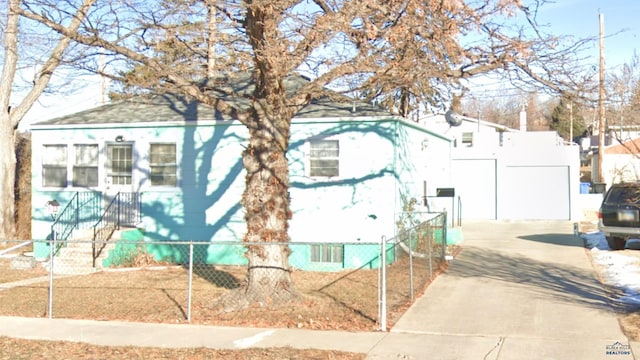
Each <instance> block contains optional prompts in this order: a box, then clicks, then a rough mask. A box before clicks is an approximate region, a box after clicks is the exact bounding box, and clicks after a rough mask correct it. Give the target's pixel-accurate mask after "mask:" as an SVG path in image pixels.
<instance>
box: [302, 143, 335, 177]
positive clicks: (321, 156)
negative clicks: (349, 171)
mask: <svg viewBox="0 0 640 360" xmlns="http://www.w3.org/2000/svg"><path fill="white" fill-rule="evenodd" d="M320 144H324V145H328V144H335V147H334V148H333V149H331V148H326V149H321V148H314V146H315V145H320ZM307 146H308V156H307V169H308V171H307V175H308V176H309V177H323V178H330V177H339V176H340V141H339V140H333V139H318V140H309V141H307ZM332 152H333V153H332ZM317 161H328V162H335V166H332V167H325V169H328V170H323V169H322V168H319V167H315V166H314V162H317Z"/></svg>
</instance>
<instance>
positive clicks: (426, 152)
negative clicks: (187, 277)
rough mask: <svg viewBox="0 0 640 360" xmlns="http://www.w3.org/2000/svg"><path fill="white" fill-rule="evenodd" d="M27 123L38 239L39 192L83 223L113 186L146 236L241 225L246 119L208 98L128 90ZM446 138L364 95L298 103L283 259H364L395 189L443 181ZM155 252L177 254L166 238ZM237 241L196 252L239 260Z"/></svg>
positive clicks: (392, 223) (214, 232)
mask: <svg viewBox="0 0 640 360" xmlns="http://www.w3.org/2000/svg"><path fill="white" fill-rule="evenodd" d="M31 133H32V147H33V156H32V171H33V176H32V203H33V209H32V218H33V222H32V224H33V225H32V234H33V237H34V239H46V238H47V237H48V236H50V234H51V224H52V218H51V217H50V215H49V214H47V212H46V208H45V206H44V204H45V203H48V202H50V201H52V200H55V201H57V202H58V203H60V204H61V212H62V211H64V210H65V209H72V210H67V212H69V211H71V212H74V215H73V219H74V220H73V221H77V223H78V224H80V225H75V226H76V227H77V228H79V227H81V225H82V224H84V225H85V226H93V225H92V224H95V223H96V221H97V220H99V218H100V217H101V215H102V214H103V212H104V209H105V208H106V207H107V205H108V204H109V203H110V201H111V200H112V199H114V198H115V197H116V196H119V195H120V197H119V199H120V200H119V201H121V202H123V203H126V205H127V208H129V209H130V211H129V218H128V223H129V225H130V226H132V228H134V229H137V230H138V231H139V232H140V235H139V237H141V238H143V239H144V240H145V241H147V242H150V241H166V240H170V241H197V242H202V243H211V244H213V243H215V242H226V241H240V240H241V239H242V237H243V235H244V233H245V223H244V220H243V210H242V206H241V204H240V199H241V195H242V192H243V190H244V188H245V171H244V169H243V167H242V162H241V153H242V151H243V149H244V146H246V144H247V139H248V130H247V128H246V127H245V126H244V125H242V124H240V123H239V122H238V121H237V120H236V119H231V118H227V117H225V116H223V115H222V114H220V113H219V112H216V111H215V109H213V108H212V107H209V106H206V105H203V104H200V103H196V102H194V101H192V100H189V99H186V98H184V97H181V96H173V95H157V96H146V97H139V98H132V99H128V100H121V101H117V102H113V103H109V104H105V105H103V106H99V107H96V108H93V109H89V110H86V111H82V112H79V113H75V114H71V115H68V116H63V117H59V118H55V119H50V120H46V121H42V122H38V123H36V124H34V125H32V127H31ZM451 148H452V140H451V139H450V138H449V137H446V136H443V135H440V134H438V133H436V132H433V131H430V130H427V129H425V128H424V127H422V126H420V125H419V124H417V123H413V122H408V121H406V120H404V119H402V118H399V117H397V116H393V115H391V114H390V113H388V112H386V111H384V110H381V109H380V108H377V107H374V106H372V105H369V104H365V103H360V102H336V101H335V100H330V99H327V98H322V99H319V100H316V101H313V102H312V103H311V104H309V105H308V106H306V107H305V108H304V109H302V111H300V112H299V113H298V114H297V115H296V116H295V117H294V118H293V120H292V125H291V139H290V147H289V150H288V153H287V157H288V159H289V166H290V183H291V189H290V195H291V208H292V211H293V219H292V220H291V221H290V231H289V233H290V237H291V241H292V246H291V247H292V250H293V253H292V255H291V258H290V262H291V263H292V265H293V266H296V267H298V268H305V269H329V270H331V269H342V268H354V267H358V266H361V265H363V264H362V261H363V259H364V258H363V257H362V256H361V255H362V254H363V251H364V250H362V249H364V247H363V246H362V245H359V244H365V243H366V244H375V243H376V242H377V243H379V242H380V239H381V237H382V236H387V237H391V236H393V235H394V233H395V231H396V227H397V225H396V220H397V218H398V214H399V213H400V212H402V210H403V203H402V202H403V201H402V199H403V198H416V199H420V198H421V196H422V195H423V194H424V192H425V191H429V192H431V191H432V190H431V188H433V189H435V188H437V187H445V186H450V184H451V180H452V178H451ZM425 186H428V187H429V189H425ZM118 194H119V195H118ZM124 194H126V195H127V196H126V197H125V196H122V195H124ZM57 216H58V217H60V216H61V214H58V215H57ZM67 217H68V215H67ZM69 221H71V220H69ZM73 231H76V230H73ZM73 231H70V232H73ZM59 232H60V233H62V234H58V235H57V236H58V237H60V236H63V235H64V236H67V234H66V233H65V232H64V231H63V230H60V231H59ZM68 236H73V235H72V234H69V235H68ZM296 244H300V245H296ZM314 244H315V245H314ZM35 247H36V248H35V254H36V257H41V258H45V257H47V256H48V254H49V248H48V246H47V243H45V242H40V243H38V242H36V245H35ZM378 248H379V246H374V245H370V249H369V250H368V251H370V252H376V253H377V251H378ZM147 249H149V248H147ZM354 249H356V250H354ZM152 252H154V254H155V255H156V256H157V257H161V258H167V259H173V260H175V261H181V258H180V257H181V256H184V254H183V253H180V250H179V249H177V247H176V248H172V247H170V246H158V247H156V248H153V250H152ZM242 253H243V248H242V247H235V248H232V247H229V248H226V249H225V248H224V247H220V246H211V247H209V248H207V251H206V253H204V254H200V255H199V256H200V260H201V261H205V262H208V263H217V264H221V263H224V264H243V263H246V260H245V258H244V257H243V255H242ZM181 254H182V255H181Z"/></svg>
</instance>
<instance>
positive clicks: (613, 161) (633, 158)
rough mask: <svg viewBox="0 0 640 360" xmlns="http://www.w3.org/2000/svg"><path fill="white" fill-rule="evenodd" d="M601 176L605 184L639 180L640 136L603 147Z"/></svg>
mask: <svg viewBox="0 0 640 360" xmlns="http://www.w3.org/2000/svg"><path fill="white" fill-rule="evenodd" d="M595 159H596V160H597V156H596V157H595ZM602 176H603V177H604V179H603V182H604V183H605V184H607V185H611V184H616V183H621V182H637V181H640V138H635V139H631V140H627V141H624V142H623V143H619V142H617V141H614V144H613V145H609V146H606V147H604V149H603V157H602Z"/></svg>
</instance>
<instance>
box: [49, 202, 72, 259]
mask: <svg viewBox="0 0 640 360" xmlns="http://www.w3.org/2000/svg"><path fill="white" fill-rule="evenodd" d="M78 199H79V196H78V193H77V192H76V193H75V194H74V195H73V196H72V197H71V200H69V202H68V203H67V205H65V207H64V208H63V209H62V211H60V212H59V213H58V215H57V216H56V219H55V221H54V222H53V224H51V236H52V239H55V240H56V242H57V245H56V248H55V249H54V251H53V254H57V253H58V251H59V250H60V248H61V247H62V246H66V244H67V240H68V239H69V237H70V236H71V234H72V233H73V229H74V228H76V227H77V226H78V207H79V204H78Z"/></svg>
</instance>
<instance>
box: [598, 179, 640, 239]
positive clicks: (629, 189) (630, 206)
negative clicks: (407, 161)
mask: <svg viewBox="0 0 640 360" xmlns="http://www.w3.org/2000/svg"><path fill="white" fill-rule="evenodd" d="M598 220H599V221H598V228H599V229H600V231H602V232H603V233H604V236H605V237H606V239H607V243H608V244H609V248H611V250H622V249H624V248H625V245H626V242H627V240H628V239H632V238H635V239H638V238H640V183H622V184H613V185H612V186H611V188H609V190H608V191H607V193H606V194H605V195H604V198H603V199H602V205H600V211H599V212H598Z"/></svg>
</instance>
